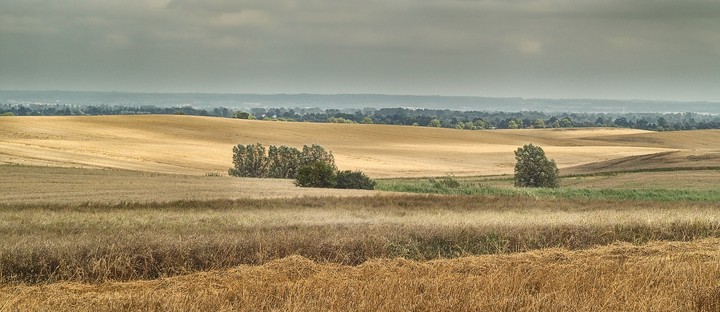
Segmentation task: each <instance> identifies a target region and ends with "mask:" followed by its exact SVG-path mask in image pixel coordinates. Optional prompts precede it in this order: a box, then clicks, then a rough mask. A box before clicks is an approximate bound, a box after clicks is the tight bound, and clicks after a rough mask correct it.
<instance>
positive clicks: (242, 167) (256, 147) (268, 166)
mask: <svg viewBox="0 0 720 312" xmlns="http://www.w3.org/2000/svg"><path fill="white" fill-rule="evenodd" d="M318 162H320V163H324V164H327V165H328V166H329V167H330V168H332V169H333V170H336V169H337V167H336V166H335V158H334V157H333V155H332V152H328V151H326V150H325V149H324V148H323V147H322V146H320V145H317V144H313V145H312V146H307V145H305V146H303V149H302V151H300V150H298V149H296V148H293V147H288V146H284V145H283V146H280V147H276V146H270V148H269V151H268V152H266V150H265V147H264V146H263V145H262V144H260V143H256V144H248V145H242V144H239V145H237V146H235V147H233V164H234V166H233V168H230V169H229V170H228V174H229V175H231V176H236V177H251V178H275V179H295V178H296V177H297V175H298V172H299V170H300V169H301V168H303V167H306V166H311V165H313V164H315V163H318Z"/></svg>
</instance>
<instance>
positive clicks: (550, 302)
mask: <svg viewBox="0 0 720 312" xmlns="http://www.w3.org/2000/svg"><path fill="white" fill-rule="evenodd" d="M255 142H261V143H263V144H266V145H268V144H274V145H280V144H286V145H291V146H295V147H298V146H302V145H303V144H313V143H320V144H322V145H323V146H325V147H326V148H327V149H328V150H332V151H333V152H334V154H335V157H336V159H337V163H338V166H339V167H340V168H341V169H361V170H363V171H365V172H366V173H368V174H369V175H370V176H372V177H375V178H379V177H385V178H393V179H390V180H381V181H379V182H380V187H381V188H382V189H384V190H386V191H382V190H381V191H371V192H370V191H347V190H318V189H300V188H297V187H294V186H293V184H292V181H288V180H263V179H240V178H231V177H227V176H222V175H223V173H224V172H225V171H226V170H227V168H229V167H230V165H231V163H230V150H231V147H232V146H233V145H235V144H251V143H255ZM530 142H532V143H534V144H538V145H540V146H542V147H543V148H544V149H545V150H546V152H547V154H548V155H549V156H550V157H551V158H555V159H556V160H558V163H559V165H560V166H561V173H562V174H564V175H565V176H564V178H563V179H562V180H561V186H562V187H561V188H560V189H559V190H557V191H553V192H544V191H535V190H528V189H515V188H514V187H512V181H511V179H510V176H502V174H508V173H511V172H512V164H513V162H514V159H513V155H512V151H513V150H514V149H515V148H517V147H518V146H521V145H522V144H526V143H530ZM718 155H720V132H719V131H687V132H672V133H653V132H644V131H636V130H627V129H582V130H575V129H573V130H563V131H558V130H517V131H461V130H450V129H429V128H418V127H392V126H379V125H331V124H305V123H302V124H301V123H279V122H259V121H238V120H227V119H219V118H199V117H185V116H116V117H57V118H55V117H51V118H45V117H43V118H15V117H13V118H4V119H2V120H0V161H1V162H4V163H6V164H7V165H0V174H1V175H0V186H1V187H0V198H2V203H0V234H1V235H0V311H6V310H7V311H24V310H81V311H89V310H94V311H117V310H183V311H192V310H195V311H199V310H247V311H251V310H252V311H254V310H297V311H303V310H356V311H366V310H378V309H380V310H415V311H436V310H467V311H470V310H487V311H508V310H513V311H515V310H533V311H537V310H548V311H563V310H564V311H576V310H594V311H617V310H667V311H677V310H696V311H715V310H717V309H718V307H720V282H718V281H720V264H718V263H720V254H719V253H718V252H717V250H718V246H720V241H718V238H720V213H719V211H720V209H719V208H720V204H718V203H719V201H718V200H717V198H720V197H719V196H720V190H718V188H717V187H716V186H717V185H718V184H719V183H720V170H719V167H720V163H719V161H720V158H718ZM448 174H452V175H455V177H454V178H455V179H457V180H459V181H460V183H461V187H460V188H459V189H444V188H442V187H440V188H438V187H437V186H433V185H432V183H430V182H429V181H430V180H428V179H427V178H423V177H429V176H446V175H448ZM218 175H219V176H218ZM466 176H467V177H466ZM398 178H406V179H398ZM408 178H409V179H408ZM403 185H404V186H403ZM400 186H403V187H405V186H406V187H408V188H413V189H414V190H415V191H420V192H423V193H435V194H409V193H398V192H388V191H398V190H403V189H402V187H400ZM448 194H449V195H448ZM452 194H454V195H452ZM667 194H670V195H671V196H667Z"/></svg>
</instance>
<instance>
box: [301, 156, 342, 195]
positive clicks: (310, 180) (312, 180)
mask: <svg viewBox="0 0 720 312" xmlns="http://www.w3.org/2000/svg"><path fill="white" fill-rule="evenodd" d="M336 184H337V174H336V173H335V169H334V168H333V167H332V166H331V165H330V164H328V163H325V162H322V161H318V162H314V163H312V164H309V165H305V166H303V167H301V168H300V169H299V170H298V173H297V177H296V178H295V185H297V186H301V187H320V188H333V187H335V185H336Z"/></svg>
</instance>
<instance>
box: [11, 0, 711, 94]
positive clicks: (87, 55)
mask: <svg viewBox="0 0 720 312" xmlns="http://www.w3.org/2000/svg"><path fill="white" fill-rule="evenodd" d="M0 89H5V90H9V89H21V90H46V89H52V90H97V91H139V92H222V93H385V94H417V95H426V94H433V95H478V96H501V97H543V98H609V99H630V98H633V99H658V100H701V101H703V100H704V101H720V1H718V0H674V1H671V0H505V1H499V0H442V1H440V0H438V1H432V0H384V1H374V0H365V1H361V0H306V1H301V0H252V1H235V0H172V1H168V0H74V1H70V0H0Z"/></svg>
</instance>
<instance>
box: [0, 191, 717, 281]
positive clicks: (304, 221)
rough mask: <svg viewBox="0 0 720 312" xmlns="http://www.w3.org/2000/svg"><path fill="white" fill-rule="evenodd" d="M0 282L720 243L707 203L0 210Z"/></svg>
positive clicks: (480, 201)
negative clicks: (294, 262)
mask: <svg viewBox="0 0 720 312" xmlns="http://www.w3.org/2000/svg"><path fill="white" fill-rule="evenodd" d="M0 220H2V221H0V281H4V282H29V283H47V282H57V281H63V280H72V281H84V282H96V283H97V282H104V281H109V280H133V279H152V278H158V277H162V276H173V275H179V274H187V273H191V272H196V271H204V270H211V269H221V268H228V267H232V266H235V265H238V264H262V263H266V262H267V261H271V260H276V259H281V258H284V257H288V256H292V255H301V256H303V257H306V258H309V259H312V260H315V261H320V262H332V263H343V264H359V263H363V262H365V261H367V260H369V259H374V258H394V257H404V258H408V259H414V260H430V259H437V258H455V257H462V256H468V255H478V254H492V253H510V252H519V251H527V250H534V249H540V248H548V247H563V248H569V249H582V248H589V247H592V246H595V245H605V244H610V243H613V242H616V241H626V242H632V243H638V244H640V243H646V242H648V241H653V240H674V241H688V240H693V239H698V238H706V237H720V210H719V209H718V204H717V203H716V202H704V203H682V202H680V203H678V202H674V203H662V202H646V201H637V202H634V201H602V200H579V199H578V200H568V199H565V200H553V199H534V198H530V197H472V196H420V195H416V196H371V197H346V198H338V197H331V198H329V197H318V198H295V199H246V200H236V201H228V200H216V201H209V202H202V201H201V202H193V201H185V202H177V203H164V204H153V203H148V204H120V205H116V206H108V205H103V204H87V205H55V206H53V205H43V206H35V205H30V206H6V207H3V209H1V211H0Z"/></svg>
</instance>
